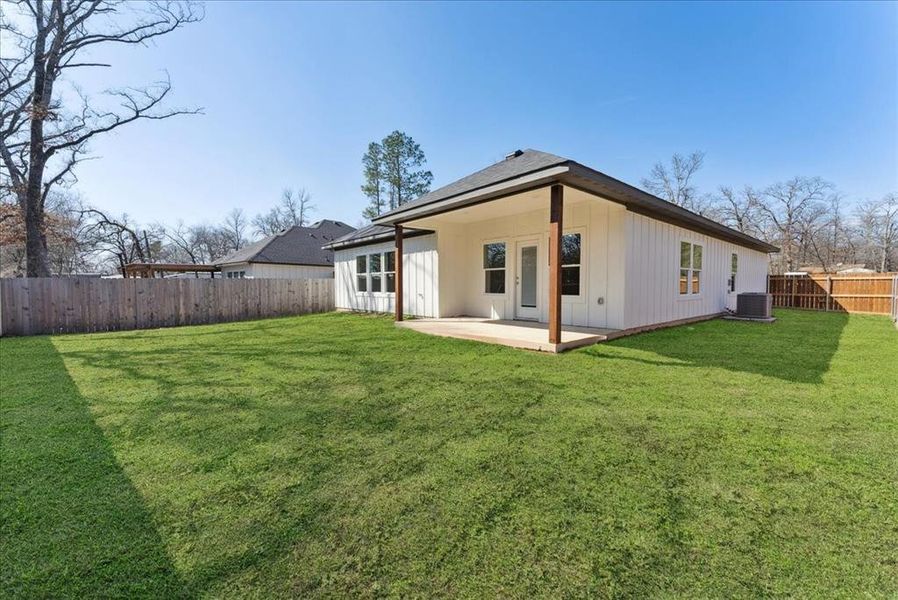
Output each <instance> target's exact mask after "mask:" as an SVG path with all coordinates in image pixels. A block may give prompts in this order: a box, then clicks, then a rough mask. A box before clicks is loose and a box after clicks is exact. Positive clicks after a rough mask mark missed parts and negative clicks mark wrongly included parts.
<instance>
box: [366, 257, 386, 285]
mask: <svg viewBox="0 0 898 600" xmlns="http://www.w3.org/2000/svg"><path fill="white" fill-rule="evenodd" d="M368 271H369V273H370V275H371V291H372V292H380V291H383V290H381V287H382V278H383V276H382V275H381V273H380V271H381V255H380V254H369V255H368Z"/></svg>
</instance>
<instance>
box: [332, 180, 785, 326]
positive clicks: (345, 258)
mask: <svg viewBox="0 0 898 600" xmlns="http://www.w3.org/2000/svg"><path fill="white" fill-rule="evenodd" d="M531 206H532V205H531ZM548 220H549V216H548V203H546V208H545V209H541V210H532V211H530V212H526V213H521V214H513V215H510V216H502V217H497V218H493V219H489V220H483V221H476V220H475V221H473V222H465V223H459V222H451V221H448V220H447V221H443V222H437V223H435V224H434V223H431V224H430V225H428V227H432V228H434V229H435V230H436V233H435V234H434V235H428V236H419V237H412V238H406V240H405V255H404V257H403V260H404V262H403V265H404V278H403V288H404V293H405V296H404V298H405V312H406V313H407V314H412V315H415V316H420V317H453V316H472V317H486V318H492V319H514V318H516V316H517V315H516V306H517V295H516V292H517V290H516V286H515V277H516V275H517V273H516V270H517V244H518V243H519V242H531V243H532V242H536V244H537V246H538V250H537V260H538V264H539V266H540V268H539V270H538V275H537V299H538V319H539V320H540V321H542V322H546V321H548V316H549V315H548V310H549V307H548V278H549V267H548V263H549V260H548V242H549V235H548ZM563 225H564V232H565V233H573V232H579V233H580V234H581V236H582V237H581V244H582V246H581V261H582V262H581V266H580V268H581V275H580V278H581V295H580V296H578V297H568V296H563V297H562V323H563V324H565V325H574V326H588V327H602V328H611V329H629V328H633V327H642V326H646V325H653V324H660V323H666V322H670V321H676V320H679V319H686V318H692V317H701V316H705V315H713V314H717V313H720V312H722V311H723V310H724V309H725V308H727V307H730V308H735V297H736V294H737V293H739V292H746V291H760V292H763V291H765V289H766V285H767V262H768V259H767V255H766V254H765V253H763V252H758V251H755V250H750V249H748V248H745V247H743V246H738V245H736V244H732V243H729V242H724V241H721V240H719V239H717V238H712V237H709V236H706V235H703V234H699V233H696V232H693V231H691V230H688V229H684V228H682V227H678V226H676V225H670V224H668V223H664V222H662V221H658V220H655V219H652V218H649V217H645V216H642V215H639V214H636V213H632V212H629V211H627V210H626V208H624V207H623V206H621V205H619V204H616V203H613V202H609V201H606V200H603V199H601V198H597V197H595V196H590V195H587V194H585V193H583V192H579V191H577V190H573V189H570V188H567V189H565V207H564V217H563ZM681 241H688V242H693V243H698V244H701V245H702V246H703V251H702V263H703V265H702V267H703V268H702V275H701V285H702V291H701V294H699V295H698V296H681V295H679V266H680V265H679V260H680V242H681ZM490 242H505V244H506V272H505V277H506V279H505V293H504V294H487V293H485V292H484V271H483V262H482V261H483V258H482V257H483V245H484V244H486V243H490ZM393 248H394V243H393V242H392V241H389V242H383V243H379V244H372V245H369V246H362V247H357V248H350V249H347V250H338V251H337V252H336V253H335V265H336V278H335V286H336V291H335V297H336V306H337V308H342V309H348V310H358V311H371V312H385V313H390V312H393V310H394V304H393V294H388V293H382V292H381V293H373V292H363V293H359V292H356V291H355V289H356V286H355V281H356V279H355V277H356V272H355V269H356V264H355V259H356V256H358V255H360V254H370V253H374V252H384V251H387V250H392V249H393ZM734 252H735V253H736V254H737V255H738V256H739V270H738V273H737V276H736V286H737V287H736V292H735V293H729V292H728V287H727V283H728V280H729V277H730V257H731V254H732V253H734Z"/></svg>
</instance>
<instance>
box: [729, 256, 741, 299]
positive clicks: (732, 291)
mask: <svg viewBox="0 0 898 600" xmlns="http://www.w3.org/2000/svg"><path fill="white" fill-rule="evenodd" d="M733 257H736V270H735V271H734V270H733ZM740 262H741V261H740V260H739V253H738V252H730V278H729V279H727V293H728V294H735V293H736V286H737V282H738V279H737V277H736V276H737V275H738V274H739V263H740ZM730 282H732V289H730V287H731V286H730Z"/></svg>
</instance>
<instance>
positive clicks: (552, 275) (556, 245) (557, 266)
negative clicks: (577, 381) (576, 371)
mask: <svg viewBox="0 0 898 600" xmlns="http://www.w3.org/2000/svg"><path fill="white" fill-rule="evenodd" d="M563 211H564V188H563V187H562V186H561V185H560V184H555V185H553V186H552V191H551V200H550V206H549V343H550V344H560V343H561V235H562V231H563V230H562V223H561V216H562V212H563Z"/></svg>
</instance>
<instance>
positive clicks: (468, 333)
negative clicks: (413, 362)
mask: <svg viewBox="0 0 898 600" xmlns="http://www.w3.org/2000/svg"><path fill="white" fill-rule="evenodd" d="M396 325H397V326H399V327H403V328H405V329H412V330H414V331H418V332H420V333H426V334H429V335H437V336H441V337H452V338H459V339H464V340H476V341H478V342H486V343H489V344H501V345H503V346H510V347H512V348H522V349H525V350H536V351H539V352H553V353H557V352H563V351H565V350H571V349H572V348H579V347H581V346H589V345H592V344H597V343H599V342H604V341H606V340H608V339H612V338H615V337H618V336H619V335H620V334H621V333H622V332H621V331H620V330H619V329H599V328H594V327H572V326H567V325H565V326H562V327H561V339H560V341H558V342H551V341H548V335H547V333H548V330H549V324H548V323H537V322H531V321H509V320H504V319H487V318H480V317H453V318H446V319H412V320H408V321H398V322H397V323H396Z"/></svg>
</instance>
